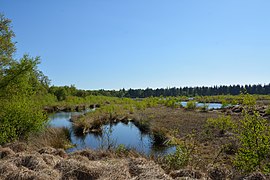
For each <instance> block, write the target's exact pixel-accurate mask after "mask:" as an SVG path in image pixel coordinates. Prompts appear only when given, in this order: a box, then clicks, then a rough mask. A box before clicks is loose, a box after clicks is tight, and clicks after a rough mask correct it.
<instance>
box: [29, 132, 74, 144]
mask: <svg viewBox="0 0 270 180" xmlns="http://www.w3.org/2000/svg"><path fill="white" fill-rule="evenodd" d="M28 144H29V147H30V148H32V149H40V148H42V147H53V148H61V149H67V148H70V147H71V146H72V144H71V142H70V132H69V129H68V128H52V127H48V128H46V129H45V130H44V131H42V132H39V133H36V134H33V135H31V136H30V137H29V140H28Z"/></svg>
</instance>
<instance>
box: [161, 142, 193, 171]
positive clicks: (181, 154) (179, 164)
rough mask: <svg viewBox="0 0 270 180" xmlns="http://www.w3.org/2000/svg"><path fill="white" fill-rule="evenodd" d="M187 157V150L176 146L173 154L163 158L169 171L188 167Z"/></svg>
mask: <svg viewBox="0 0 270 180" xmlns="http://www.w3.org/2000/svg"><path fill="white" fill-rule="evenodd" d="M189 157H190V154H189V151H188V148H187V147H185V146H184V145H178V146H177V147H176V151H175V152H174V153H172V154H168V155H166V156H165V162H166V165H167V166H168V167H169V168H170V169H181V168H183V167H185V166H187V165H188V162H189Z"/></svg>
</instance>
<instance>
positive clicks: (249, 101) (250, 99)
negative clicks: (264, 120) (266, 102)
mask: <svg viewBox="0 0 270 180" xmlns="http://www.w3.org/2000/svg"><path fill="white" fill-rule="evenodd" d="M241 96H242V99H243V102H242V104H243V105H245V106H248V107H254V106H255V105H256V98H255V97H254V96H252V95H250V94H242V95H241Z"/></svg>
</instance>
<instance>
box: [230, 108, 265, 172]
mask: <svg viewBox="0 0 270 180" xmlns="http://www.w3.org/2000/svg"><path fill="white" fill-rule="evenodd" d="M238 134H239V136H238V139H239V141H240V148H239V150H238V152H237V154H236V158H235V160H234V165H235V166H236V167H237V168H238V169H239V170H241V171H243V172H245V173H249V172H253V171H257V170H260V171H262V172H266V173H269V172H270V166H269V155H270V151H269V149H270V127H269V124H268V122H267V120H266V119H264V118H262V117H261V116H260V115H259V113H257V112H254V114H253V115H249V114H248V113H247V112H245V116H244V118H243V119H242V120H240V126H239V129H238Z"/></svg>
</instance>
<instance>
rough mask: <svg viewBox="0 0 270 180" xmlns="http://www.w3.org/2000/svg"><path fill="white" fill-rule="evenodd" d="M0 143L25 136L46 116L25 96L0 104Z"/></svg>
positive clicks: (44, 119)
mask: <svg viewBox="0 0 270 180" xmlns="http://www.w3.org/2000/svg"><path fill="white" fill-rule="evenodd" d="M0 107H1V113H0V132H1V133H0V144H4V143H7V142H11V141H13V140H15V139H18V138H24V137H27V136H28V135H29V134H30V133H32V132H35V131H38V130H39V129H41V128H42V127H43V125H44V124H45V123H46V120H47V117H46V116H45V115H44V114H43V112H42V111H41V110H40V109H39V108H38V107H36V106H35V103H34V102H33V101H31V100H28V99H26V98H20V97H17V98H14V99H12V100H10V101H8V102H5V103H3V102H2V104H1V106H0Z"/></svg>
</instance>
